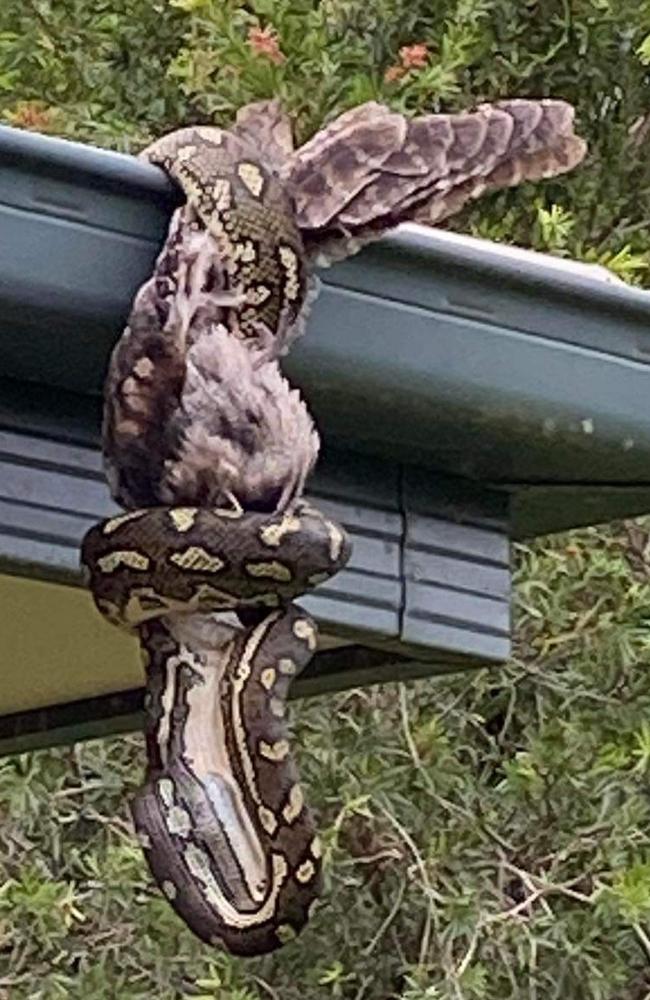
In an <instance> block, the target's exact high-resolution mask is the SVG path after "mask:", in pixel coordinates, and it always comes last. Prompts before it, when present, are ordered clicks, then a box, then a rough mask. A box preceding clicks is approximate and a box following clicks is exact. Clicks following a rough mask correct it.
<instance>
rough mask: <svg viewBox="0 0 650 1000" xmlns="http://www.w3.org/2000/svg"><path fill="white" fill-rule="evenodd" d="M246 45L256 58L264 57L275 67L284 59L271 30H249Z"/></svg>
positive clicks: (275, 35) (276, 38)
mask: <svg viewBox="0 0 650 1000" xmlns="http://www.w3.org/2000/svg"><path fill="white" fill-rule="evenodd" d="M248 45H249V47H250V48H251V49H252V51H253V52H254V53H255V55H256V56H266V58H267V59H270V60H271V62H274V63H275V64H276V65H277V66H279V65H280V64H281V63H283V62H284V61H285V59H286V56H285V55H284V53H283V52H282V51H281V50H280V45H279V43H278V36H277V34H276V33H275V31H274V29H273V28H249V30H248Z"/></svg>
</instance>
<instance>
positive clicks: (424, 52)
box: [399, 44, 429, 69]
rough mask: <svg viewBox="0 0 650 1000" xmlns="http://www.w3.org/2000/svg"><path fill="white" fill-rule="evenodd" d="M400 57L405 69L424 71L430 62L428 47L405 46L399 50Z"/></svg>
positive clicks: (420, 45)
mask: <svg viewBox="0 0 650 1000" xmlns="http://www.w3.org/2000/svg"><path fill="white" fill-rule="evenodd" d="M399 57H400V61H401V63H402V66H403V67H404V69H422V67H423V66H426V64H427V62H428V60H429V50H428V48H427V46H426V45H422V44H419V45H404V46H403V47H402V48H401V49H400V50H399Z"/></svg>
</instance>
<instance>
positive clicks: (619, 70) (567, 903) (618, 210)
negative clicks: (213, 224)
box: [0, 0, 650, 1000]
mask: <svg viewBox="0 0 650 1000" xmlns="http://www.w3.org/2000/svg"><path fill="white" fill-rule="evenodd" d="M649 64H650V3H649V2H648V0H543V2H539V0H521V2H519V3H517V4H513V3H511V2H509V0H439V2H436V3H435V4H434V3H431V2H429V0H376V2H368V0H322V2H321V3H316V2H315V0H251V2H249V3H239V2H233V0H169V2H163V0H153V2H150V0H93V2H91V0H3V3H2V5H1V6H0V120H2V121H4V122H5V123H9V124H14V125H18V126H21V127H25V128H34V129H37V130H39V131H43V132H51V133H53V134H59V135H64V136H68V137H72V138H76V139H81V140H84V141H90V142H95V143H97V144H100V145H106V146H111V147H114V148H117V149H122V150H127V151H128V150H134V149H136V148H138V147H139V146H140V145H141V144H142V143H144V142H145V141H146V140H147V139H148V138H149V137H151V136H153V135H156V134H158V133H160V132H161V131H163V130H165V129H168V128H171V127H174V126H176V125H178V124H180V123H184V122H203V121H210V120H213V121H217V122H222V123H226V122H227V121H228V120H230V118H231V117H232V114H233V112H234V110H235V109H236V108H237V107H238V106H239V105H240V104H242V103H245V102H246V101H249V100H253V99H256V98H260V97H266V96H269V95H271V94H276V93H277V94H280V96H281V97H282V98H283V99H284V101H285V103H286V105H287V106H288V107H289V109H290V111H291V113H292V115H293V116H294V117H295V120H296V122H297V125H298V131H299V135H300V138H305V137H307V136H308V135H309V134H311V133H312V132H313V131H314V130H315V129H316V128H317V127H318V125H319V124H321V123H322V122H323V121H324V120H326V119H328V118H330V117H331V116H333V115H334V114H335V113H337V112H339V111H340V110H342V109H343V108H345V107H349V106H351V105H353V104H355V103H358V102H360V101H364V100H367V99H373V98H376V99H379V100H382V101H386V102H388V103H390V104H391V105H392V106H394V107H396V108H400V109H405V110H408V111H415V110H419V109H425V108H432V109H442V110H445V109H456V108H461V107H468V106H470V105H471V104H473V103H476V102H477V101H480V100H485V99H494V98H498V97H504V96H506V95H528V96H531V95H532V96H536V95H555V96H562V97H566V98H568V99H569V100H571V101H573V102H574V103H575V104H576V105H577V107H578V112H579V126H580V130H581V132H582V133H583V134H585V135H586V136H587V137H588V139H589V141H590V149H591V152H590V156H589V160H588V162H587V163H586V165H585V166H584V168H582V169H581V170H580V171H577V172H576V173H575V174H574V175H573V176H571V177H569V178H562V179H560V180H558V181H554V182H549V183H546V184H543V185H535V186H527V187H524V188H522V189H520V190H518V191H514V192H507V193H503V194H499V195H496V196H494V197H491V198H489V199H486V200H484V201H482V202H481V203H480V204H478V205H477V206H476V207H474V208H472V209H470V210H469V211H467V212H466V213H465V214H464V215H463V216H461V217H460V218H459V219H458V220H456V221H454V223H453V225H454V227H455V228H458V229H462V230H464V231H468V232H473V233H475V234H479V235H483V236H487V237H489V238H491V239H497V240H503V241H507V242H514V243H518V244H520V245H523V246H533V247H535V248H537V249H540V250H546V251H550V252H553V253H556V254H561V255H567V256H572V257H577V258H580V259H583V260H588V261H599V262H601V263H604V264H606V265H608V266H609V267H611V268H612V269H613V270H614V271H615V272H616V273H618V274H619V275H620V276H622V277H624V278H625V279H626V280H630V281H635V282H639V283H644V284H647V283H649V280H650V279H648V260H649V258H648V253H647V237H646V231H647V225H648V221H649V220H650V166H649V164H650V157H648V156H647V155H646V145H647V138H646V136H647V134H648V133H650V117H648V119H646V115H648V116H650V83H649V79H648V68H647V67H648V65H649ZM645 545H646V535H645V532H644V528H643V525H641V526H640V527H634V526H633V525H627V526H625V525H621V524H616V525H611V526H608V527H607V528H601V529H589V530H583V531H580V532H577V533H573V534H572V535H564V536H557V537H555V538H552V539H543V540H541V541H538V542H536V543H535V544H531V545H521V546H518V547H517V550H516V553H515V556H516V560H517V607H516V615H517V641H516V652H515V656H514V657H513V659H512V661H511V663H510V664H509V665H508V666H507V667H506V668H504V669H502V670H501V669H500V670H492V671H481V672H479V673H477V674H474V675H471V676H458V677H451V678H447V679H443V680H441V681H437V682H419V683H417V684H415V685H410V686H408V687H406V686H400V685H397V684H391V685H386V686H384V687H382V688H376V689H369V690H358V691H352V692H348V693H346V694H343V695H340V696H338V697H337V698H334V699H332V698H327V699H325V698H324V699H318V700H312V701H310V702H305V703H303V704H301V705H300V706H297V707H296V710H295V712H294V718H295V728H296V735H297V739H298V741H299V744H300V746H301V748H302V749H301V754H300V763H301V769H302V772H303V776H304V779H305V784H306V786H307V788H308V791H309V795H310V799H311V801H312V802H313V803H314V806H315V807H316V810H317V812H318V819H319V823H320V825H321V827H322V829H323V832H324V839H325V844H326V861H327V873H328V874H327V878H328V885H327V891H326V894H325V900H326V905H325V906H323V907H322V909H321V910H320V911H319V912H318V913H317V915H316V917H315V918H314V920H313V922H312V924H311V925H310V927H309V928H308V929H307V930H306V932H305V933H304V934H303V935H302V936H301V938H300V939H299V941H298V942H297V943H294V944H291V945H288V946H287V947H286V948H285V949H283V950H282V952H281V953H279V954H278V955H276V956H273V957H270V958H266V959H263V960H259V961H254V962H248V963H244V962H238V961H231V960H230V959H228V958H227V957H225V956H221V955H219V954H215V953H214V952H213V951H211V950H209V949H207V948H204V947H203V946H202V945H200V944H199V943H197V942H196V941H195V940H194V939H193V938H192V937H191V936H190V935H189V934H188V933H187V932H185V931H184V930H183V929H182V927H181V926H180V924H179V922H178V920H177V919H176V917H175V916H174V915H173V913H172V912H171V911H170V910H169V908H168V907H167V905H166V904H165V903H164V902H163V901H161V899H160V898H159V896H158V894H157V893H156V892H154V891H153V890H152V887H151V882H150V879H149V876H148V874H147V871H146V869H145V866H144V864H143V861H142V858H141V856H140V851H139V849H138V847H137V846H136V844H135V843H134V841H133V839H132V836H131V827H130V821H129V818H128V812H127V808H126V805H125V802H126V800H127V799H128V797H129V795H130V794H131V792H132V791H133V789H134V788H135V786H136V785H137V784H138V782H139V780H140V775H141V771H142V764H143V751H142V743H141V740H140V739H139V738H137V737H131V738H127V739H124V738H123V739H113V740H105V741H97V742H93V743H88V744H84V745H78V746H75V747H72V748H66V749H63V750H53V751H49V752H42V753H35V754H25V755H22V756H19V757H14V758H11V759H7V760H4V761H0V813H1V819H2V824H1V828H0V879H1V880H2V882H1V884H0V993H1V994H2V995H3V996H6V997H11V998H12V1000H14V998H15V1000H57V998H59V997H61V998H63V997H66V998H70V1000H76V998H79V1000H81V998H83V1000H94V998H105V997H115V998H119V1000H144V998H149V997H158V998H159V1000H172V998H174V1000H176V998H190V997H193V998H195V1000H197V998H203V1000H209V998H214V997H218V998H229V1000H264V998H271V1000H273V998H276V1000H279V998H282V1000H298V998H302V997H309V998H314V1000H321V998H322V1000H326V998H332V1000H339V998H340V1000H479V998H484V1000H507V998H513V1000H541V998H542V997H543V998H544V1000H554V998H568V1000H583V998H584V1000H587V998H593V1000H643V998H647V997H649V996H650V964H649V963H650V839H649V836H648V827H649V822H650V815H649V813H650V799H649V793H650V715H649V712H648V708H649V707H650V679H649V678H648V674H647V671H646V665H647V664H648V662H649V661H650V651H649V650H648V644H649V641H650V639H649V635H650V633H649V632H648V624H649V621H648V619H649V618H650V578H649V576H648V572H649V571H648V570H647V568H646V559H645V555H644V549H645Z"/></svg>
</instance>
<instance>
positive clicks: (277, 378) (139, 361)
mask: <svg viewBox="0 0 650 1000" xmlns="http://www.w3.org/2000/svg"><path fill="white" fill-rule="evenodd" d="M251 154H252V151H251V148H250V144H249V143H248V144H247V143H246V142H245V140H242V139H240V138H238V137H237V136H234V135H232V134H230V133H227V132H222V131H221V130H218V129H196V130H195V129H189V130H182V131H181V132H179V133H174V134H172V135H171V136H169V137H166V138H164V139H162V140H161V141H160V142H158V143H156V144H155V145H154V147H152V149H151V150H150V151H148V152H147V154H146V155H147V156H148V158H150V159H152V160H153V161H155V162H158V163H160V164H161V165H163V166H164V167H165V168H166V169H167V170H168V172H169V174H170V176H172V177H174V178H175V179H176V180H177V181H178V182H179V183H180V185H181V187H182V189H183V191H184V193H185V195H186V198H187V202H186V204H185V205H184V206H183V207H182V208H180V209H178V210H177V212H176V213H175V215H174V218H173V219H172V222H171V226H170V232H169V236H168V239H167V241H166V244H165V246H164V247H163V250H162V252H161V254H160V256H159V258H158V261H157V262H156V266H155V269H154V273H153V275H152V277H151V279H150V280H149V281H148V282H146V283H145V285H143V286H142V288H141V289H140V291H139V292H138V294H137V295H136V298H135V301H134V304H133V307H132V311H131V315H130V317H129V325H128V327H127V329H126V330H125V332H124V334H123V335H122V337H121V339H120V341H119V342H118V344H117V346H116V348H115V350H114V353H113V356H112V359H111V365H110V368H109V375H108V379H107V383H106V391H105V419H104V452H105V460H106V466H107V471H108V475H109V480H110V482H111V486H112V490H113V495H114V496H115V497H116V498H117V499H118V500H119V501H120V502H121V503H122V505H123V506H124V507H126V508H130V509H129V510H128V512H127V513H125V514H124V515H121V516H118V517H116V518H112V519H109V520H108V521H106V522H103V523H102V524H100V525H98V526H96V527H95V528H93V529H92V530H91V531H90V532H89V533H88V534H87V536H86V538H85V539H84V542H83V546H82V562H83V565H84V566H85V569H86V572H87V575H88V578H89V584H90V587H91V590H92V592H93V595H94V598H95V602H96V605H97V607H98V608H99V610H100V611H101V612H102V614H104V615H105V616H106V618H107V619H108V620H109V621H111V622H112V623H114V624H116V625H118V626H120V627H122V628H127V629H131V630H134V631H135V632H136V633H137V635H138V637H139V640H140V645H141V649H142V652H143V657H144V661H145V667H146V671H147V693H146V748H147V777H146V783H145V786H144V788H143V789H142V790H141V792H140V793H139V794H138V795H137V796H136V799H135V802H134V804H133V807H132V812H133V817H134V821H135V825H136V831H137V834H138V837H139V839H140V841H141V843H142V846H143V848H144V851H145V855H146V857H147V860H148V862H149V866H150V868H151V871H152V873H153V875H154V877H155V879H156V881H157V882H158V884H159V886H160V887H161V889H162V891H163V892H164V893H165V895H166V896H167V898H168V899H169V901H170V903H171V904H172V906H173V907H174V908H175V909H176V911H177V912H178V913H179V915H180V916H181V917H182V918H183V919H184V920H185V922H186V923H187V924H188V926H189V927H190V928H191V929H192V930H193V931H194V932H195V933H196V934H197V935H198V936H199V937H200V938H202V939H203V940H205V941H208V942H210V943H212V944H218V945H224V946H225V947H226V948H227V949H228V950H229V951H231V952H232V953H235V954H241V955H253V954H261V953H263V952H267V951H270V950H272V949H274V948H276V947H279V946H280V945H281V944H282V943H284V942H285V941H286V940H288V938H290V937H291V936H294V935H295V934H297V933H298V931H299V930H300V929H301V927H302V926H303V925H304V923H305V922H306V920H307V919H308V915H309V911H310V908H311V906H312V904H313V902H314V901H315V899H316V898H317V896H318V894H319V890H320V884H321V861H320V847H319V844H318V839H317V837H316V831H315V827H314V823H313V820H312V818H311V815H310V813H309V811H308V809H307V807H306V805H305V803H304V798H303V794H302V791H301V789H300V785H299V783H298V776H297V771H296V767H295V764H294V762H293V760H292V758H291V755H290V751H289V742H288V736H287V729H286V723H285V719H284V715H285V701H286V696H287V691H288V687H289V684H290V682H291V680H292V678H293V677H294V676H295V675H296V674H297V673H299V671H300V670H302V669H303V667H304V666H305V664H306V663H307V662H308V661H309V659H310V658H311V656H312V655H313V652H314V650H315V648H316V627H315V624H314V622H313V621H312V620H311V618H310V617H309V616H308V615H307V614H306V613H304V612H303V611H302V610H301V609H300V608H298V607H297V606H296V605H294V604H292V603H291V602H292V600H293V598H294V597H297V596H299V595H300V594H302V593H304V592H305V591H307V590H309V589H311V588H312V587H314V586H316V585H317V584H318V583H319V582H321V581H322V580H324V579H326V578H327V577H329V576H331V575H332V574H333V573H335V572H337V571H338V570H339V569H340V568H341V567H342V566H343V565H344V564H345V563H346V561H347V559H348V557H349V552H350V546H349V542H348V540H347V537H346V535H345V533H344V531H343V530H342V529H341V528H340V527H339V526H338V525H336V524H334V523H333V522H331V521H329V520H328V519H327V518H325V517H324V516H323V515H322V514H320V513H319V512H318V511H316V510H314V509H313V508H311V507H309V506H308V505H306V504H305V503H304V502H303V501H301V500H300V495H301V493H302V488H303V485H304V481H305V478H306V475H307V473H308V471H309V469H310V468H311V466H312V465H313V462H314V460H315V457H316V454H317V450H318V436H317V435H316V432H315V430H314V427H313V423H312V421H311V418H310V417H309V415H308V413H307V410H306V408H305V405H304V403H303V402H302V400H301V399H300V397H299V395H298V394H297V393H295V392H294V391H292V390H290V389H289V387H288V386H287V384H286V382H285V381H284V379H283V378H282V376H281V374H280V372H279V368H278V365H277V362H276V360H275V359H276V357H277V355H279V354H281V353H283V351H284V350H286V346H287V344H288V343H289V341H290V339H291V337H292V336H293V335H295V332H296V330H297V328H298V320H299V313H300V310H301V307H302V305H303V303H304V301H305V298H306V296H307V289H308V283H307V279H306V276H305V271H304V267H303V251H302V245H301V241H300V235H299V233H298V230H297V228H296V227H295V224H294V222H293V214H292V203H291V200H290V198H289V197H288V195H287V194H286V192H285V191H284V188H283V187H282V185H281V184H280V182H279V181H278V180H277V179H276V178H275V177H274V175H273V174H272V173H271V172H270V171H269V170H267V169H266V168H265V167H264V165H263V164H261V163H259V162H257V161H256V160H254V159H253V158H252V155H251ZM223 612H230V614H231V618H232V614H233V612H234V613H235V614H236V616H237V617H238V618H239V621H237V618H235V622H234V624H233V622H232V621H224V619H223ZM244 623H245V624H244Z"/></svg>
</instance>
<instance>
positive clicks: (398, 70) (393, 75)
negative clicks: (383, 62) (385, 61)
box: [384, 65, 406, 83]
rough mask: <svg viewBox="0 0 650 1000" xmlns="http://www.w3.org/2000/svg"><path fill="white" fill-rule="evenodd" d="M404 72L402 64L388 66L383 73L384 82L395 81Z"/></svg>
mask: <svg viewBox="0 0 650 1000" xmlns="http://www.w3.org/2000/svg"><path fill="white" fill-rule="evenodd" d="M405 73H406V70H405V69H404V67H403V66H397V65H395V66H389V67H388V69H387V70H386V72H385V73H384V82H385V83H395V81H396V80H400V79H401V78H402V77H403V76H404V74H405Z"/></svg>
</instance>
